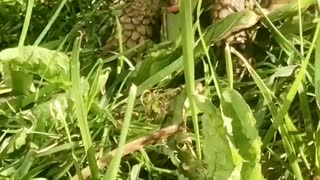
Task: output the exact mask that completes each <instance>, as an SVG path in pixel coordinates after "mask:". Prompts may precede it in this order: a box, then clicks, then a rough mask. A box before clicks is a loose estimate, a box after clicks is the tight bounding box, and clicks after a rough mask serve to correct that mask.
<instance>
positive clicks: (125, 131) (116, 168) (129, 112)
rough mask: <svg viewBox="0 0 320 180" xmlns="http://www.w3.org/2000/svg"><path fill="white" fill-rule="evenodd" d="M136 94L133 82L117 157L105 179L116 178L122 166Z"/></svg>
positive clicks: (113, 179) (112, 179)
mask: <svg viewBox="0 0 320 180" xmlns="http://www.w3.org/2000/svg"><path fill="white" fill-rule="evenodd" d="M136 95H137V87H136V86H135V85H134V84H133V85H132V86H131V88H130V91H129V96H128V102H127V108H126V112H125V116H124V121H123V126H122V128H121V134H120V140H119V145H118V151H117V153H116V155H115V157H114V158H113V159H112V161H111V163H110V166H109V169H108V170H107V172H106V174H105V176H104V179H105V180H115V179H116V177H117V174H118V171H119V166H120V160H121V157H122V154H123V151H124V145H125V143H126V138H127V134H128V130H129V125H130V120H131V116H132V112H133V107H134V103H135V99H136Z"/></svg>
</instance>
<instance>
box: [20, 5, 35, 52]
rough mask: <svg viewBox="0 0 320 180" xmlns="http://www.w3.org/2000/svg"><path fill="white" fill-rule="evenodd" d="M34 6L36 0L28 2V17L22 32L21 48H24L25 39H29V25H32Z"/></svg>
mask: <svg viewBox="0 0 320 180" xmlns="http://www.w3.org/2000/svg"><path fill="white" fill-rule="evenodd" d="M33 5H34V0H28V6H27V12H26V17H25V19H24V23H23V27H22V32H21V35H20V39H19V47H21V46H23V44H24V41H25V39H26V37H27V33H28V28H29V25H30V20H31V15H32V9H33Z"/></svg>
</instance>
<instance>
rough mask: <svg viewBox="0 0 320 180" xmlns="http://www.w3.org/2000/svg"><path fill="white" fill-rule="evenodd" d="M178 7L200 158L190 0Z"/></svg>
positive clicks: (187, 88) (184, 63)
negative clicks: (194, 96)
mask: <svg viewBox="0 0 320 180" xmlns="http://www.w3.org/2000/svg"><path fill="white" fill-rule="evenodd" d="M180 8H181V9H180V18H181V38H182V51H183V67H184V76H185V80H186V90H187V95H188V98H189V101H190V108H191V114H192V121H193V127H194V131H195V135H196V153H197V156H198V158H199V159H201V145H200V134H199V124H198V116H197V107H196V103H195V101H194V99H193V95H194V94H195V81H194V77H195V76H194V54H193V47H194V33H193V28H192V9H193V8H192V0H184V1H181V2H180Z"/></svg>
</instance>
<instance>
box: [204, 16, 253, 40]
mask: <svg viewBox="0 0 320 180" xmlns="http://www.w3.org/2000/svg"><path fill="white" fill-rule="evenodd" d="M258 20H259V16H258V15H257V14H256V13H254V12H253V11H249V10H245V11H241V12H237V13H233V14H231V15H229V16H227V17H226V18H224V19H222V20H219V21H217V22H215V23H213V24H212V25H211V26H209V28H208V32H207V33H206V35H205V37H204V39H205V40H206V41H207V42H209V41H211V42H217V41H220V40H222V39H224V38H226V37H228V36H229V35H231V34H232V33H234V32H237V31H239V30H242V29H246V28H250V27H252V26H254V25H255V24H256V23H257V22H258Z"/></svg>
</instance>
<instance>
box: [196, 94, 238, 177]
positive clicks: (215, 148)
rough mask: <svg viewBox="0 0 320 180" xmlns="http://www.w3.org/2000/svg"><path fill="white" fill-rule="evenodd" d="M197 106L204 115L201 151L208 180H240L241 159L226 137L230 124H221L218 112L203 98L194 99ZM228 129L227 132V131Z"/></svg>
mask: <svg viewBox="0 0 320 180" xmlns="http://www.w3.org/2000/svg"><path fill="white" fill-rule="evenodd" d="M195 99H196V102H197V106H198V108H199V109H200V111H201V112H203V113H204V115H203V116H202V118H201V120H202V123H203V136H204V140H203V150H204V161H205V163H206V164H207V166H208V168H207V169H208V178H209V179H219V180H220V179H221V180H224V179H240V172H241V168H242V164H243V159H242V158H241V156H240V155H239V153H238V151H237V149H236V148H235V146H234V145H233V144H232V141H231V139H230V138H229V137H228V131H229V130H230V128H231V124H230V122H229V123H228V122H223V120H222V117H221V114H220V112H219V110H218V109H217V108H216V107H215V106H214V105H213V104H212V103H211V102H210V100H209V99H206V98H205V97H201V96H196V97H195ZM228 129H229V130H228Z"/></svg>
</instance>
